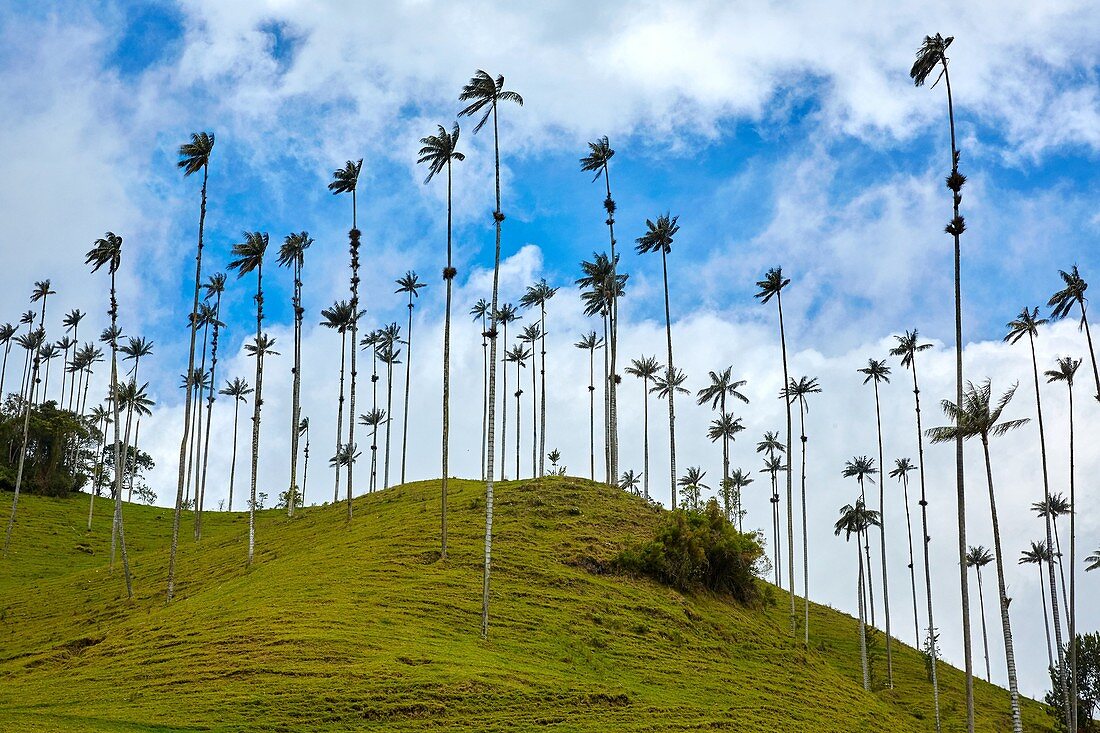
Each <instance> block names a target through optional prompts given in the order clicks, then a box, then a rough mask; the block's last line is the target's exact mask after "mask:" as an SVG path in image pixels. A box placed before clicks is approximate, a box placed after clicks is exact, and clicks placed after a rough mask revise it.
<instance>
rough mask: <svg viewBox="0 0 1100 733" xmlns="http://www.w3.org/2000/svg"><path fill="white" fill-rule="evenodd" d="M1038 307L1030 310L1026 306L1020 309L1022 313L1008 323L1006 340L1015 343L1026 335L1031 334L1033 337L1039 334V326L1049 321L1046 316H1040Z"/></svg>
mask: <svg viewBox="0 0 1100 733" xmlns="http://www.w3.org/2000/svg"><path fill="white" fill-rule="evenodd" d="M1038 316H1039V309H1038V307H1036V308H1032V309H1031V310H1028V309H1027V308H1026V307H1025V308H1024V309H1023V310H1022V311H1020V315H1018V316H1016V318H1015V320H1012V321H1009V322H1008V323H1007V324H1006V326H1005V327H1006V328H1007V329H1008V333H1006V334H1005V338H1004V340H1005V341H1006V342H1008V343H1010V344H1014V343H1016V342H1017V341H1019V340H1020V339H1022V338H1023V337H1024V336H1030V337H1032V338H1034V337H1036V336H1038V335H1039V326H1042V325H1043V324H1045V323H1046V322H1047V319H1045V318H1039V317H1038Z"/></svg>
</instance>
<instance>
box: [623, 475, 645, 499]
mask: <svg viewBox="0 0 1100 733" xmlns="http://www.w3.org/2000/svg"><path fill="white" fill-rule="evenodd" d="M641 480H642V477H641V476H639V475H638V474H636V473H634V471H630V470H628V471H623V475H622V477H621V478H620V479H619V488H620V489H622V490H623V491H629V492H630V493H631V494H634V496H641V491H639V490H638V484H639V483H641Z"/></svg>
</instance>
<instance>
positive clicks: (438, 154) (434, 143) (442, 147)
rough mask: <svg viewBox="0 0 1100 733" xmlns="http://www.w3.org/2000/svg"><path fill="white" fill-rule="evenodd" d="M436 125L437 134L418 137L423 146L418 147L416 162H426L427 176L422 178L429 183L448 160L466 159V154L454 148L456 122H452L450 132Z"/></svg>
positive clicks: (456, 131)
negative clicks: (437, 128) (452, 125)
mask: <svg viewBox="0 0 1100 733" xmlns="http://www.w3.org/2000/svg"><path fill="white" fill-rule="evenodd" d="M438 127H439V134H437V135H428V136H427V137H422V138H420V144H421V145H423V146H424V147H422V148H420V152H419V153H418V154H417V155H418V156H419V157H417V159H416V162H417V163H427V164H428V176H427V177H426V178H425V179H424V183H425V184H427V183H430V182H431V180H432V178H434V177H435V174H437V173H440V172H442V171H443V169H444V168H445V167H446V166H447V165H448V164H449V163H450V161H452V160H457V161H463V160H466V156H465V155H463V154H462V153H460V152H458V150H457V149H456V148H457V146H458V136H459V133H460V130H459V128H458V123H457V122H456V123H454V127H453V128H452V129H451V131H450V132H447V130H446V128H444V127H443V125H439V126H438Z"/></svg>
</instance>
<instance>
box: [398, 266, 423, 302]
mask: <svg viewBox="0 0 1100 733" xmlns="http://www.w3.org/2000/svg"><path fill="white" fill-rule="evenodd" d="M395 282H396V283H397V290H394V291H393V292H395V293H408V294H409V296H410V297H416V298H419V297H420V293H418V292H417V291H418V290H420V288H426V287H428V283H422V282H420V280H419V278H418V276H417V274H416V273H415V272H413V271H412V270H409V271H407V272H406V273H405V275H404V276H403V277H401V278H399V279H397V280H396V281H395Z"/></svg>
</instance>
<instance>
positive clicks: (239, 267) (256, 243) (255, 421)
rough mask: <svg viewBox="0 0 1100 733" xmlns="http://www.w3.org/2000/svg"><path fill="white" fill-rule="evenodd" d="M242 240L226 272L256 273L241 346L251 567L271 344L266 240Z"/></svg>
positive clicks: (250, 236)
mask: <svg viewBox="0 0 1100 733" xmlns="http://www.w3.org/2000/svg"><path fill="white" fill-rule="evenodd" d="M244 236H245V240H244V241H243V242H240V243H238V244H234V245H233V256H234V257H235V258H236V259H234V260H232V261H231V262H230V263H229V269H230V270H236V271H237V278H238V279H240V278H242V277H244V276H245V275H247V274H248V273H250V272H253V271H255V272H256V295H255V300H256V338H255V340H254V341H253V342H252V343H251V344H247V345H246V346H245V348H246V350H248V352H249V353H250V354H252V355H253V356H255V357H256V397H255V398H254V399H253V400H252V487H251V492H250V497H251V498H250V503H249V506H248V565H249V567H251V566H252V557H253V554H254V552H255V548H256V481H257V479H258V477H259V468H260V408H261V407H262V406H263V368H264V356H265V355H267V354H268V353H274V352H271V351H270V347H271V346H272V345H273V344H274V343H275V340H274V339H269V338H268V337H267V336H266V335H265V334H264V333H263V320H264V290H263V279H264V255H265V254H266V253H267V245H268V241H269V240H268V236H267V234H266V233H264V232H245V235H244Z"/></svg>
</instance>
